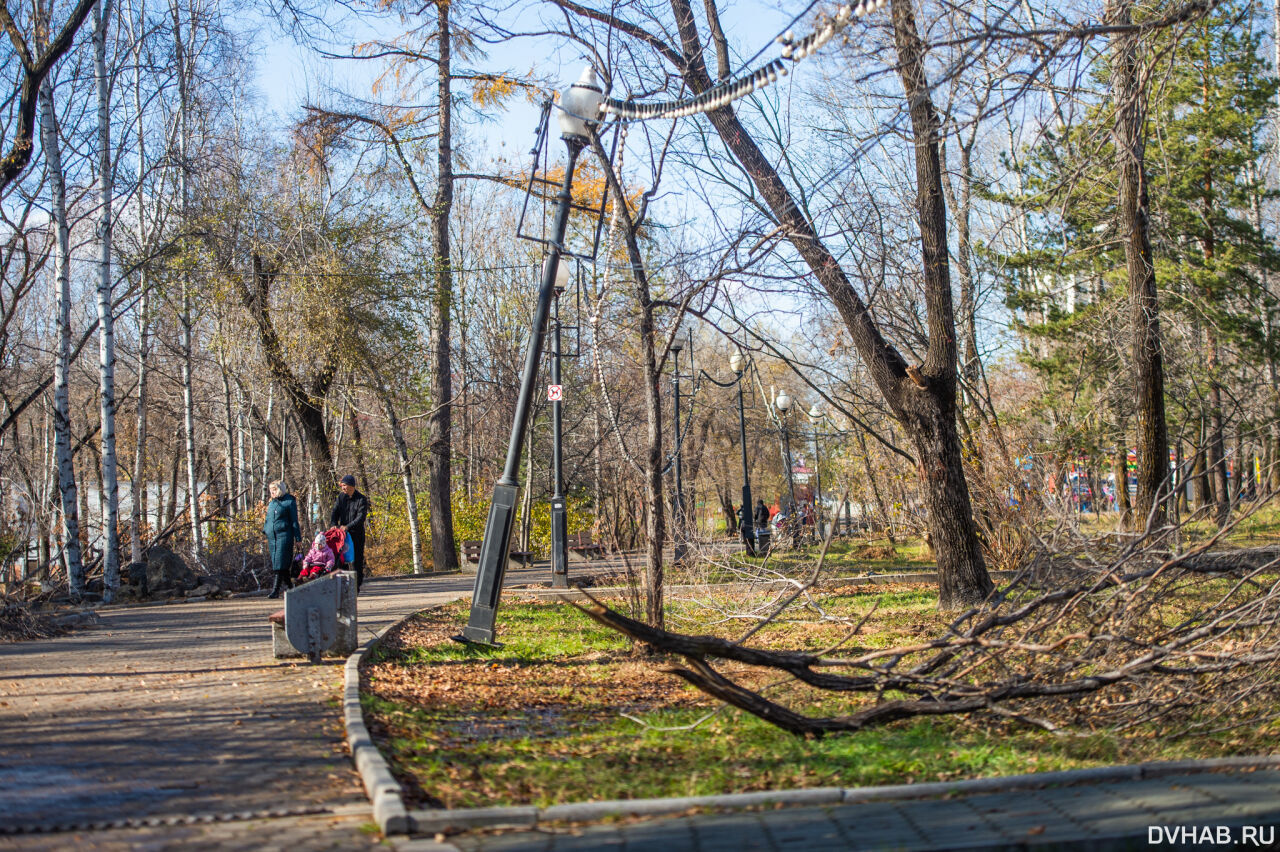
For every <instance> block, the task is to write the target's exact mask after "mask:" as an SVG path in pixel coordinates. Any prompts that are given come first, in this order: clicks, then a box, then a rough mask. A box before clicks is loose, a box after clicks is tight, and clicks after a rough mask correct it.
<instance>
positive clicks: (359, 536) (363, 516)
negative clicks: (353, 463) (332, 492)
mask: <svg viewBox="0 0 1280 852" xmlns="http://www.w3.org/2000/svg"><path fill="white" fill-rule="evenodd" d="M338 487H339V488H340V489H341V490H342V493H341V494H339V495H338V502H336V503H334V504H333V511H332V512H330V513H329V525H330V526H333V527H337V528H338V529H340V530H342V531H344V532H345V533H346V534H347V535H348V536H350V537H351V546H352V549H353V550H354V551H355V554H354V556H353V557H352V559H351V567H352V568H353V569H354V570H355V572H356V591H359V590H360V587H361V586H362V585H364V522H365V521H366V520H367V519H368V517H369V498H368V497H366V496H364V495H363V494H361V493H360V492H359V491H357V490H356V478H355V477H354V476H352V475H351V474H347V475H346V476H344V477H342V479H341V480H339V485H338Z"/></svg>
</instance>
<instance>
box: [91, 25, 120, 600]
mask: <svg viewBox="0 0 1280 852" xmlns="http://www.w3.org/2000/svg"><path fill="white" fill-rule="evenodd" d="M111 8H112V6H111V0H99V2H98V5H97V8H96V10H95V13H94V14H95V19H94V22H95V24H96V26H95V27H94V30H93V69H94V76H95V77H96V78H97V80H96V81H97V94H98V146H99V148H100V150H99V151H98V189H99V203H100V205H101V208H102V209H101V213H100V219H99V220H98V251H99V254H98V392H99V399H100V409H101V410H100V412H99V413H100V416H101V417H102V492H101V498H102V507H103V511H102V515H103V517H102V600H103V601H104V602H105V603H111V602H112V601H114V600H115V598H116V595H117V594H118V593H119V591H120V533H119V529H120V486H119V480H118V475H117V468H116V342H115V320H114V318H113V317H112V313H111V296H112V286H111V284H112V282H111V237H112V228H113V227H114V225H113V223H112V218H111V214H112V209H111V208H112V197H111V196H112V192H113V186H112V180H111V85H110V80H108V78H107V25H108V23H109V22H110V20H111Z"/></svg>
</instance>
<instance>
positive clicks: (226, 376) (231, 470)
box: [218, 353, 240, 512]
mask: <svg viewBox="0 0 1280 852" xmlns="http://www.w3.org/2000/svg"><path fill="white" fill-rule="evenodd" d="M218 366H219V367H220V368H221V370H220V371H221V373H222V408H223V413H224V414H225V415H226V421H225V423H224V424H223V432H224V434H223V438H224V443H225V445H226V446H225V447H223V459H222V476H223V478H224V479H225V480H226V485H227V493H226V499H227V500H228V501H230V503H229V508H230V510H231V511H232V512H235V511H238V510H239V498H238V497H237V496H236V495H237V494H238V493H239V491H240V488H239V483H237V482H236V471H237V470H238V468H237V467H236V410H235V407H234V406H232V404H231V372H230V369H229V368H228V367H227V359H226V356H225V354H221V353H219V355H218Z"/></svg>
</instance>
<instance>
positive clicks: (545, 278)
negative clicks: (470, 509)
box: [454, 67, 604, 645]
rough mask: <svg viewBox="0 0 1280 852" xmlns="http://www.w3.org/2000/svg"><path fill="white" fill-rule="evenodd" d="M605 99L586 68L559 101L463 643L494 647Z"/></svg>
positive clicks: (463, 631) (594, 76)
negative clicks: (554, 316)
mask: <svg viewBox="0 0 1280 852" xmlns="http://www.w3.org/2000/svg"><path fill="white" fill-rule="evenodd" d="M603 100H604V95H603V93H602V92H601V90H600V85H599V84H598V83H597V82H596V74H595V70H594V69H593V68H590V67H588V68H587V69H586V70H585V71H583V72H582V77H581V78H580V79H579V80H578V82H576V83H574V84H573V85H572V86H571V87H569V89H568V90H567V91H566V92H565V93H564V94H563V95H562V96H561V98H560V108H561V112H560V114H559V116H558V119H559V123H560V130H561V138H562V139H563V140H564V142H565V146H566V147H567V148H568V152H569V162H568V163H567V164H566V166H565V170H564V183H563V184H562V185H561V187H560V193H559V195H557V196H556V215H555V220H554V225H553V229H552V233H553V237H552V240H551V243H550V251H549V253H548V255H547V262H546V264H545V265H544V266H543V268H542V284H541V286H540V287H539V288H538V303H537V307H536V308H535V310H534V315H533V317H534V319H533V328H531V329H530V333H529V344H528V346H527V347H526V349H525V359H524V373H523V374H522V376H521V378H520V396H519V397H518V398H517V400H516V411H515V416H514V417H513V418H512V422H511V439H510V441H509V442H508V443H507V460H506V464H505V465H504V466H503V468H502V475H501V476H500V477H498V481H497V482H496V483H495V484H494V486H493V502H492V503H491V504H490V506H489V519H488V521H487V522H486V523H485V528H484V543H483V544H481V545H480V564H479V565H478V566H477V569H476V585H475V590H474V591H473V592H472V595H471V615H470V618H469V619H468V621H467V626H466V627H464V628H463V629H462V633H461V634H460V635H458V636H455V637H454V638H455V639H457V640H458V641H461V642H474V643H477V644H482V645H493V644H494V632H493V627H494V622H495V620H496V619H497V615H498V602H499V600H500V599H501V597H502V579H503V576H504V575H505V574H506V571H507V558H508V557H507V554H508V552H509V551H510V547H511V525H512V523H513V522H514V520H515V508H516V501H517V500H518V498H519V490H520V449H521V444H522V443H523V441H524V433H525V429H526V428H527V427H528V425H529V411H530V409H531V407H532V403H533V388H534V383H535V382H536V381H537V378H538V362H539V361H540V360H541V359H542V336H543V333H544V332H545V331H546V330H547V319H548V317H549V316H550V314H551V301H552V299H553V298H554V296H555V288H556V272H557V270H558V269H559V267H560V254H561V252H562V251H563V249H564V246H563V243H564V235H565V231H566V229H567V228H568V225H569V207H570V204H571V201H572V197H573V196H572V193H571V190H572V188H573V167H574V165H575V164H576V163H577V160H578V155H579V154H581V153H582V149H583V148H585V147H586V146H587V143H588V142H590V138H591V137H590V134H591V133H592V130H593V128H594V125H595V122H596V121H597V120H598V119H597V117H598V116H599V114H600V104H601V103H602V102H603Z"/></svg>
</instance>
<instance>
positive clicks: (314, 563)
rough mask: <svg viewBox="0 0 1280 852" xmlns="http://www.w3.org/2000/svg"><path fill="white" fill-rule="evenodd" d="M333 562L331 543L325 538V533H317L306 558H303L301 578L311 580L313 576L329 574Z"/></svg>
mask: <svg viewBox="0 0 1280 852" xmlns="http://www.w3.org/2000/svg"><path fill="white" fill-rule="evenodd" d="M333 563H334V556H333V550H332V549H331V548H330V547H329V543H328V542H327V541H325V540H324V533H322V532H319V533H316V539H315V541H313V542H311V549H310V550H308V551H307V555H306V558H304V559H303V560H302V573H301V574H300V575H299V579H302V580H310V579H311V578H312V577H319V576H320V575H322V574H328V573H329V572H330V571H332V570H333Z"/></svg>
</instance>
